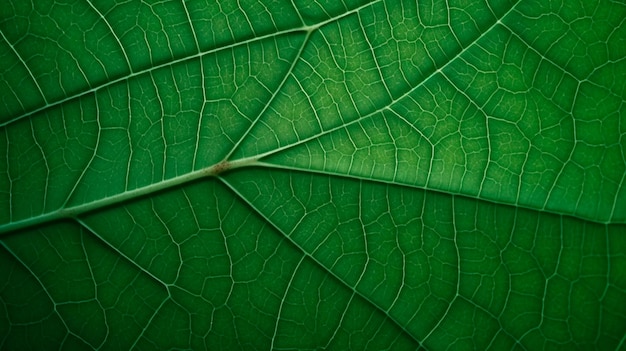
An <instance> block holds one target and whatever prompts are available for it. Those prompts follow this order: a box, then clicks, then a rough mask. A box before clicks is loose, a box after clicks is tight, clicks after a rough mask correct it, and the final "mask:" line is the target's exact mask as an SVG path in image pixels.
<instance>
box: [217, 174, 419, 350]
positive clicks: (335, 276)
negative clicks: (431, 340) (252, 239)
mask: <svg viewBox="0 0 626 351" xmlns="http://www.w3.org/2000/svg"><path fill="white" fill-rule="evenodd" d="M218 179H219V180H221V181H222V183H223V184H224V185H226V186H227V187H228V188H229V189H230V190H231V191H232V192H233V193H234V194H235V195H236V196H237V198H239V199H240V200H241V201H242V202H244V203H245V204H246V205H248V206H249V207H250V208H251V209H252V210H254V212H255V213H256V214H258V215H259V216H260V217H261V218H263V219H264V220H265V221H266V222H267V223H268V224H269V225H270V226H271V227H272V228H274V229H275V230H276V231H277V232H279V233H280V234H281V235H282V237H283V238H284V239H285V240H287V241H288V242H289V243H290V244H291V245H293V246H294V247H296V248H297V249H298V250H300V252H302V254H303V255H304V256H306V257H308V258H309V259H311V261H313V263H315V265H316V266H318V267H319V268H320V269H322V270H323V271H324V272H326V273H328V275H329V276H331V277H332V278H333V279H336V280H337V281H338V282H340V283H341V284H342V285H343V286H345V287H346V289H348V290H350V291H351V292H353V293H354V294H356V295H358V296H359V297H361V298H362V299H363V300H364V301H365V302H367V303H368V304H369V305H371V306H372V307H373V308H375V309H376V310H378V311H380V312H381V313H383V314H384V315H385V316H387V317H388V318H389V320H390V321H392V322H393V324H395V325H396V326H397V327H398V328H400V330H402V331H403V332H404V333H406V335H408V336H409V337H411V339H413V340H414V341H415V342H416V343H417V344H418V345H419V346H420V347H421V346H422V342H421V341H420V340H418V339H417V338H416V336H415V335H413V334H411V333H410V332H409V331H408V330H407V328H406V327H405V326H404V323H401V322H400V321H398V320H397V319H396V318H395V317H393V316H390V315H389V314H387V312H386V311H385V310H384V309H382V308H381V307H380V306H378V305H377V304H376V303H374V301H372V300H371V299H370V298H369V297H367V296H366V295H365V294H363V293H362V292H360V291H359V290H358V289H357V288H356V287H352V286H350V285H349V284H348V283H347V282H346V281H344V280H343V279H341V278H340V277H339V276H338V275H337V274H335V272H333V271H332V270H331V269H330V268H328V267H326V266H325V265H324V264H323V263H322V262H320V261H319V260H318V259H317V258H316V257H315V256H313V255H312V254H310V253H309V252H307V251H305V250H304V249H303V248H302V247H300V245H298V243H297V242H295V241H294V240H293V239H292V238H291V236H290V235H289V234H288V233H285V232H284V231H283V230H281V229H280V227H278V225H277V224H276V223H275V222H274V221H272V220H271V219H270V218H268V217H267V216H265V215H264V213H263V212H262V211H261V210H260V209H259V208H257V207H256V206H254V204H253V203H251V202H250V201H248V199H247V198H246V197H245V196H244V195H243V194H242V193H240V192H239V191H238V190H237V187H236V186H235V185H233V184H231V183H230V182H229V181H228V179H226V178H224V177H219V178H218Z"/></svg>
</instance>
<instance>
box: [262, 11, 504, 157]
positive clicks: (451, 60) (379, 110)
mask: <svg viewBox="0 0 626 351" xmlns="http://www.w3.org/2000/svg"><path fill="white" fill-rule="evenodd" d="M513 9H515V6H513V7H511V8H510V9H509V10H508V11H507V12H506V13H505V14H504V15H503V16H502V18H504V17H506V16H507V15H508V14H509V13H511V12H512V11H513ZM501 20H502V19H499V20H496V21H495V22H494V23H493V24H492V25H491V27H489V28H487V29H486V30H485V31H484V32H482V33H481V35H479V36H478V37H476V39H474V40H473V41H472V42H471V43H469V44H468V45H467V46H466V47H465V48H463V49H462V50H460V51H459V52H458V53H457V54H456V55H454V57H452V58H451V59H450V60H448V61H447V62H446V63H445V64H444V65H442V66H441V67H439V68H437V69H436V70H434V71H433V72H431V73H430V74H429V75H428V76H427V77H425V78H424V79H422V81H420V82H418V83H417V84H415V86H413V87H412V88H411V89H409V90H407V91H406V92H405V93H404V94H402V95H400V96H399V97H398V98H396V99H395V100H391V101H390V102H389V103H388V104H387V105H385V106H383V107H381V108H379V109H376V110H374V111H372V112H370V113H367V114H365V115H363V116H360V117H358V118H356V119H355V120H353V121H350V122H347V123H344V124H341V125H339V126H336V127H333V128H330V129H327V130H325V131H322V132H321V133H318V134H315V135H312V136H310V137H307V138H303V139H300V140H298V141H297V142H294V143H292V144H288V145H284V146H280V147H277V148H276V149H274V150H270V151H267V152H264V153H262V154H260V155H257V157H258V158H259V159H261V158H264V157H267V156H270V155H273V154H276V153H279V152H281V151H285V150H287V149H291V148H294V147H296V146H298V145H302V144H305V143H307V142H309V141H311V140H315V139H318V138H320V137H322V136H324V135H327V134H330V133H333V132H335V131H337V130H341V129H345V128H346V127H348V126H351V125H353V124H356V123H359V122H361V121H363V120H365V119H367V118H370V117H372V116H375V115H377V114H379V113H381V112H383V111H387V110H391V108H392V106H393V105H394V104H395V103H397V102H399V101H401V100H402V99H404V98H406V97H408V96H409V95H411V94H412V93H413V92H414V91H416V90H417V89H419V88H420V87H422V86H423V85H424V84H425V83H426V82H428V81H429V80H430V79H432V78H433V77H435V76H437V75H438V74H440V73H441V72H442V71H443V70H444V69H445V68H446V67H448V65H450V64H451V63H452V62H454V61H455V60H456V59H457V58H458V57H460V56H461V55H463V54H464V53H465V52H467V50H469V48H471V47H472V46H474V45H475V44H476V43H477V42H478V41H480V40H481V39H482V38H484V37H485V36H486V35H488V34H489V33H490V32H491V31H492V30H493V29H494V28H496V27H497V26H498V25H501V23H500V22H501Z"/></svg>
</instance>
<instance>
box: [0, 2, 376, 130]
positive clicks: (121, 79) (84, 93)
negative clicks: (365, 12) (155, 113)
mask: <svg viewBox="0 0 626 351" xmlns="http://www.w3.org/2000/svg"><path fill="white" fill-rule="evenodd" d="M380 1H382V0H376V1H373V2H371V3H368V4H365V5H362V6H360V7H357V8H355V9H353V10H350V11H347V12H345V13H342V14H340V15H338V16H336V17H333V18H330V19H328V20H326V21H322V22H320V23H318V24H316V25H308V26H306V25H303V26H302V27H298V28H289V29H285V30H281V31H277V32H274V33H269V34H265V35H261V36H257V37H254V38H249V39H245V40H242V41H239V42H235V43H231V44H227V45H224V46H221V47H218V48H213V49H210V50H207V51H204V52H198V53H195V54H193V55H189V56H184V57H181V58H178V59H173V60H171V61H169V62H165V63H162V64H159V65H154V66H151V67H148V68H146V69H143V70H139V71H136V72H130V73H129V74H127V75H125V76H122V77H119V78H117V79H113V80H109V81H106V82H104V83H102V84H100V85H98V86H94V87H92V88H90V89H87V90H84V91H82V92H79V93H76V94H74V95H72V96H68V97H66V98H64V99H61V100H57V101H54V102H48V101H46V97H45V95H43V92H42V91H41V89H40V93H41V94H42V96H43V99H44V101H45V102H46V104H45V105H43V106H41V107H38V108H35V109H33V110H31V111H28V112H26V113H24V114H21V115H18V116H15V117H13V118H10V119H8V120H7V121H4V122H2V123H0V128H2V127H5V126H8V125H10V124H13V123H15V122H17V121H19V120H22V119H24V118H27V117H29V116H32V115H35V114H37V113H39V112H42V111H45V110H47V109H50V108H53V107H55V106H59V105H62V104H64V103H67V102H69V101H73V100H76V99H79V98H81V97H83V96H87V95H90V94H93V93H94V92H96V91H99V90H102V89H106V88H108V87H111V86H113V85H115V84H118V83H120V82H124V81H127V80H130V79H132V78H135V77H138V76H142V75H144V74H148V73H151V72H154V71H157V70H159V69H162V68H165V67H171V66H175V65H177V64H181V63H187V62H190V61H193V60H195V59H199V58H202V57H204V56H206V55H211V54H214V53H217V52H220V51H223V50H228V49H232V48H236V47H239V46H244V45H249V44H252V43H255V42H259V41H263V40H265V39H269V38H275V37H280V36H282V35H288V34H293V33H300V32H303V31H304V32H308V33H310V32H313V31H315V30H317V29H318V28H320V27H322V26H324V25H326V24H327V23H331V22H335V21H338V20H340V19H342V18H344V17H347V16H349V15H351V14H353V13H356V12H358V11H361V10H362V9H363V8H367V7H370V6H372V5H374V4H376V3H379V2H380ZM0 35H2V38H4V40H5V41H6V42H7V43H9V46H11V47H13V46H12V45H11V43H10V42H9V41H8V40H7V39H6V37H5V36H4V33H2V31H0ZM16 55H17V53H16ZM18 57H19V55H18ZM27 68H28V67H27ZM29 72H30V71H29ZM31 77H32V78H33V80H34V81H35V83H36V82H37V81H36V80H35V79H34V76H32V74H31ZM37 88H39V86H38V85H37Z"/></svg>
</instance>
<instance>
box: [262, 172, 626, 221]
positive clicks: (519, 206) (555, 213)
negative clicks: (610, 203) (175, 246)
mask: <svg viewBox="0 0 626 351" xmlns="http://www.w3.org/2000/svg"><path fill="white" fill-rule="evenodd" d="M250 166H251V167H264V168H275V169H282V170H286V171H295V172H306V173H308V174H320V175H327V176H333V177H338V178H345V179H355V180H366V181H369V182H373V183H378V184H386V185H392V186H399V187H403V188H411V189H420V190H424V191H427V192H431V193H437V194H444V195H448V196H456V197H462V198H466V199H471V200H474V201H480V202H481V203H486V204H493V205H498V206H505V207H510V208H515V209H523V210H529V211H534V212H540V213H543V214H546V215H553V216H562V217H568V218H572V219H583V220H585V221H587V222H590V223H596V224H600V225H605V226H609V225H617V226H619V225H624V223H619V222H618V223H614V222H608V221H598V220H597V219H594V218H591V217H589V218H586V217H582V216H580V215H574V214H572V213H567V212H559V211H556V210H554V209H550V210H547V209H543V208H536V207H531V206H527V205H524V204H513V203H508V202H498V201H494V200H491V199H486V198H482V197H475V196H472V195H468V194H464V193H459V192H452V191H450V190H440V189H434V188H428V187H425V186H418V185H414V184H408V183H397V182H395V181H394V180H391V179H378V178H371V177H367V176H361V175H354V174H346V173H339V172H332V171H327V170H322V169H309V168H301V167H295V166H285V165H280V164H275V163H269V162H265V161H262V160H258V161H255V163H254V164H250Z"/></svg>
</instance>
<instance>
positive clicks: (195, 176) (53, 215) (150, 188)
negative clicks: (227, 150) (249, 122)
mask: <svg viewBox="0 0 626 351" xmlns="http://www.w3.org/2000/svg"><path fill="white" fill-rule="evenodd" d="M256 162H257V159H256V158H247V159H241V160H236V161H231V162H220V163H217V164H215V165H213V166H210V167H207V168H204V169H201V170H197V171H193V172H190V173H187V174H185V175H182V176H179V177H175V178H170V179H166V180H163V181H160V182H157V183H153V184H150V185H147V186H145V187H141V188H137V189H132V190H129V191H126V192H123V193H120V194H117V195H113V196H109V197H105V198H102V199H98V200H95V201H92V202H88V203H84V204H80V205H76V206H69V207H66V208H61V209H58V210H56V211H52V212H48V213H43V214H40V215H37V216H34V217H30V218H26V219H22V220H18V221H15V222H11V223H6V224H3V225H1V226H0V236H1V235H5V234H9V233H12V232H15V231H18V230H23V229H27V228H32V227H35V226H38V225H42V224H45V223H49V222H54V221H58V220H62V219H76V218H78V216H80V215H83V214H85V213H89V212H93V211H96V210H99V209H102V208H106V207H110V206H113V205H117V204H120V203H124V202H127V201H130V200H133V199H137V198H141V197H145V196H147V195H151V194H154V193H158V192H161V191H164V190H167V189H172V188H175V187H178V186H181V185H184V184H188V183H190V182H193V181H196V180H199V179H203V178H208V177H213V176H216V175H218V174H220V173H222V172H224V171H227V170H231V169H236V168H240V167H246V166H251V165H255V164H256Z"/></svg>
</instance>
